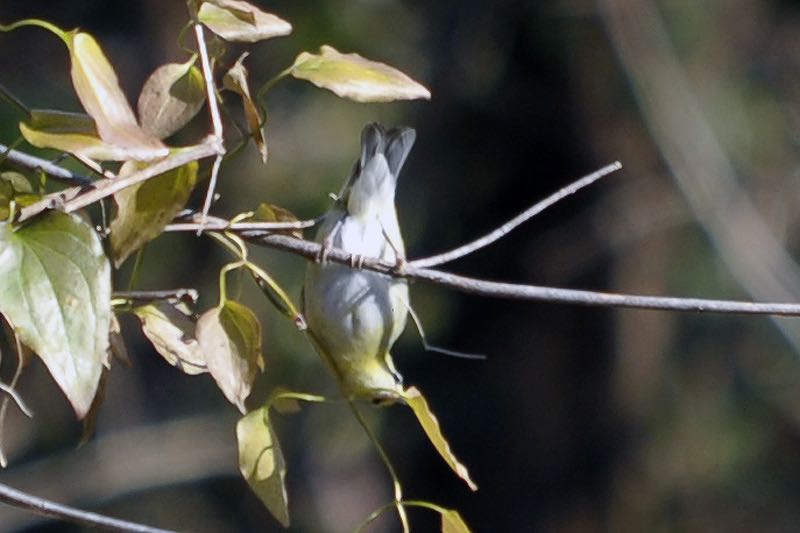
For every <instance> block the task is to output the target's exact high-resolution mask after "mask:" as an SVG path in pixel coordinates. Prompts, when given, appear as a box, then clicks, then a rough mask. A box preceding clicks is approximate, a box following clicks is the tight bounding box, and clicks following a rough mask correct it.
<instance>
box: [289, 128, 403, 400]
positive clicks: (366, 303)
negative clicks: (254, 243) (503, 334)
mask: <svg viewBox="0 0 800 533" xmlns="http://www.w3.org/2000/svg"><path fill="white" fill-rule="evenodd" d="M415 136H416V134H415V132H414V130H413V129H411V128H391V129H385V128H384V127H382V126H380V125H379V124H369V125H367V126H366V127H365V128H364V130H363V132H362V135H361V154H360V156H359V158H358V160H357V161H356V163H355V165H354V167H353V171H352V173H351V175H350V178H349V179H348V180H347V183H346V184H345V186H344V188H343V189H342V191H341V193H340V195H339V198H338V199H337V201H336V202H335V203H334V205H333V206H332V207H331V209H330V210H329V211H328V213H326V215H325V217H324V220H323V222H322V224H321V227H320V229H319V231H318V232H317V237H316V240H317V241H318V242H321V243H323V246H333V247H336V248H341V249H343V250H345V251H348V252H350V253H352V254H354V255H355V256H364V257H377V258H380V259H383V260H385V261H389V262H395V261H397V260H398V255H399V256H400V257H401V258H404V257H403V256H404V255H405V250H404V246H403V239H402V237H401V235H400V228H399V225H398V221H397V214H396V212H395V206H394V196H395V189H396V187H397V177H398V174H399V173H400V170H401V169H402V167H403V164H404V162H405V160H406V158H407V157H408V153H409V151H410V150H411V147H412V145H413V144H414V139H415ZM304 309H305V316H306V320H307V321H308V326H309V331H310V332H311V335H312V337H313V339H314V341H315V343H316V344H317V348H318V350H319V351H320V352H321V354H322V356H323V358H324V359H326V361H327V362H328V363H329V364H330V365H331V367H332V368H333V370H334V372H335V373H336V374H337V375H338V376H339V378H340V381H341V383H342V384H343V388H344V392H345V394H346V395H347V396H349V397H358V398H368V399H373V400H389V399H394V398H397V397H398V395H399V394H400V392H402V378H401V376H400V374H399V373H398V372H397V370H396V369H395V367H394V363H393V361H392V358H391V355H390V353H389V350H390V349H391V347H392V345H393V344H394V342H395V341H396V340H397V337H399V336H400V333H402V331H403V329H404V328H405V324H406V319H407V315H408V286H407V284H406V282H405V280H401V279H397V278H392V277H390V276H386V275H383V274H378V273H376V272H370V271H364V270H356V269H351V268H348V267H347V266H344V265H339V264H333V263H327V262H321V263H312V264H309V267H308V270H307V271H306V277H305V285H304Z"/></svg>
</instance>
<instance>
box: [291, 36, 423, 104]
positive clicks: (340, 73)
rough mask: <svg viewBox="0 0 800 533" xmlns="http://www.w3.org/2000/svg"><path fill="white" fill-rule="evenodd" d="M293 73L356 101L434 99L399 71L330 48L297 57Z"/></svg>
mask: <svg viewBox="0 0 800 533" xmlns="http://www.w3.org/2000/svg"><path fill="white" fill-rule="evenodd" d="M291 74H292V76H294V77H295V78H298V79H301V80H307V81H310V82H311V83H313V84H314V85H316V86H317V87H321V88H323V89H328V90H329V91H333V92H334V93H335V94H337V95H338V96H341V97H342V98H349V99H351V100H355V101H356V102H392V101H394V100H416V99H418V98H425V99H426V100H427V99H430V97H431V93H430V91H428V89H426V88H425V87H423V86H422V85H420V84H419V83H417V82H416V81H414V80H412V79H411V78H409V77H408V76H406V75H405V74H403V73H402V72H400V71H399V70H397V69H395V68H393V67H390V66H388V65H385V64H383V63H378V62H377V61H370V60H369V59H365V58H363V57H361V56H360V55H358V54H342V53H340V52H339V51H337V50H336V49H335V48H333V47H332V46H327V45H325V46H323V47H322V48H320V53H319V54H311V53H309V52H303V53H302V54H300V55H299V56H297V59H295V61H294V65H292V67H291Z"/></svg>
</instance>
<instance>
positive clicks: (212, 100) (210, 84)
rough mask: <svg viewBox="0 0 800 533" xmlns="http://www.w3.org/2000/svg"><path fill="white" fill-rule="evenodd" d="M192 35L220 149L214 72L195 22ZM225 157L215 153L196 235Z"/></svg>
mask: <svg viewBox="0 0 800 533" xmlns="http://www.w3.org/2000/svg"><path fill="white" fill-rule="evenodd" d="M194 34H195V38H196V39H197V49H198V51H199V52H200V63H201V65H202V67H203V77H204V78H205V82H206V98H207V99H208V111H209V113H210V114H211V127H212V129H213V132H212V135H213V136H214V137H216V139H217V141H218V142H219V144H220V146H221V147H222V118H221V117H220V114H219V105H218V103H217V89H216V87H215V86H214V71H213V70H212V69H211V61H210V60H209V58H208V48H207V47H206V37H205V33H204V32H203V25H202V24H200V23H199V22H196V23H195V25H194ZM224 155H225V149H224V147H222V150H221V151H220V152H218V153H217V157H216V159H214V164H213V166H212V167H211V179H210V180H209V182H208V190H207V191H206V198H205V200H204V201H203V211H202V218H201V220H200V228H199V229H198V230H197V234H198V235H199V234H200V233H202V232H203V225H204V224H205V221H206V217H207V216H208V211H209V209H211V200H212V199H213V198H214V190H215V189H216V187H217V176H218V175H219V166H220V165H221V164H222V157H223V156H224Z"/></svg>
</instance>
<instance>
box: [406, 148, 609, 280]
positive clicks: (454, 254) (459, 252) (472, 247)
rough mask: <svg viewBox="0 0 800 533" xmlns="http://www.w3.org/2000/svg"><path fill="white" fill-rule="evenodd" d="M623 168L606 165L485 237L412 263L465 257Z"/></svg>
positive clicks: (421, 264) (427, 263)
mask: <svg viewBox="0 0 800 533" xmlns="http://www.w3.org/2000/svg"><path fill="white" fill-rule="evenodd" d="M621 168H622V164H621V163H620V162H619V161H616V162H614V163H611V164H610V165H606V166H604V167H603V168H601V169H600V170H597V171H595V172H592V173H591V174H588V175H587V176H584V177H583V178H581V179H579V180H577V181H575V182H573V183H570V184H569V185H567V186H566V187H563V188H562V189H560V190H558V191H556V192H555V193H553V194H551V195H550V196H548V197H547V198H545V199H544V200H542V201H540V202H537V203H535V204H534V205H532V206H530V207H529V208H528V209H526V210H525V211H523V212H522V213H520V214H519V215H517V216H515V217H514V218H512V219H511V220H509V221H508V222H506V223H505V224H503V225H502V226H500V227H499V228H497V229H495V230H494V231H492V232H490V233H487V234H486V235H484V236H483V237H480V238H478V239H475V240H474V241H472V242H469V243H467V244H464V245H463V246H459V247H458V248H455V249H453V250H450V251H449V252H444V253H441V254H437V255H434V256H431V257H426V258H424V259H417V260H415V261H412V263H411V264H412V265H413V266H415V267H420V268H422V267H432V266H438V265H443V264H445V263H449V262H450V261H454V260H456V259H458V258H460V257H464V256H465V255H469V254H471V253H473V252H475V251H477V250H480V249H481V248H484V247H486V246H489V245H490V244H492V243H493V242H495V241H497V240H499V239H502V238H503V237H505V236H506V235H508V233H510V232H511V231H512V230H514V229H515V228H516V227H517V226H519V225H521V224H523V223H525V222H527V221H528V220H530V219H532V218H533V217H535V216H536V215H538V214H539V213H541V212H542V211H544V210H545V209H547V208H548V207H550V206H551V205H553V204H556V203H558V202H559V201H561V200H563V199H564V198H566V197H567V196H570V195H573V194H575V193H576V192H578V191H579V190H581V189H583V188H584V187H588V186H589V185H591V184H592V183H594V182H595V181H597V180H599V179H600V178H602V177H604V176H607V175H609V174H611V173H612V172H616V171H617V170H619V169H621Z"/></svg>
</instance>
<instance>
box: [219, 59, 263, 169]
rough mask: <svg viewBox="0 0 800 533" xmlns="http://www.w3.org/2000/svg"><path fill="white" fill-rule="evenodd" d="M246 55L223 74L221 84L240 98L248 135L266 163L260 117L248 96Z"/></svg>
mask: <svg viewBox="0 0 800 533" xmlns="http://www.w3.org/2000/svg"><path fill="white" fill-rule="evenodd" d="M247 55H248V53H247V52H245V53H243V54H242V55H241V56H239V59H238V60H236V63H235V64H234V65H233V66H232V67H231V69H230V70H229V71H228V72H226V73H225V77H224V78H223V79H222V83H223V85H224V86H225V88H226V89H228V90H230V91H233V92H235V93H236V94H238V95H239V96H241V97H242V108H243V109H244V116H245V118H246V119H247V127H248V129H249V130H250V135H251V136H252V137H253V140H254V141H255V143H256V146H257V147H258V152H259V153H260V154H261V161H262V162H264V163H266V162H267V141H266V139H264V132H263V130H262V129H261V126H262V124H261V117H260V116H259V114H258V107H256V104H255V102H254V101H253V98H252V97H251V96H250V88H249V87H248V82H247V69H246V68H245V67H244V63H243V62H244V59H245V58H246V57H247Z"/></svg>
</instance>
